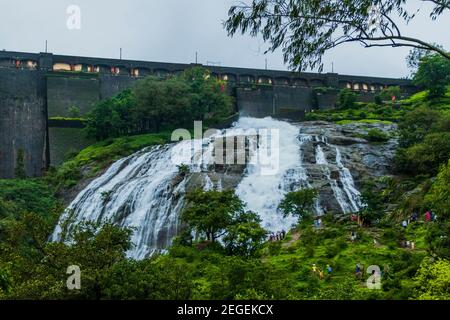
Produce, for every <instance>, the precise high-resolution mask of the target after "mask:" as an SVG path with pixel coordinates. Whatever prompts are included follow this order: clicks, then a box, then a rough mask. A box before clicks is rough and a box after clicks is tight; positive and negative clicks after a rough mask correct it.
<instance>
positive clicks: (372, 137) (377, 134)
mask: <svg viewBox="0 0 450 320" xmlns="http://www.w3.org/2000/svg"><path fill="white" fill-rule="evenodd" d="M366 139H367V140H369V141H373V142H385V141H388V140H389V135H388V134H387V133H385V132H383V131H381V130H380V129H370V130H369V132H368V133H367V135H366Z"/></svg>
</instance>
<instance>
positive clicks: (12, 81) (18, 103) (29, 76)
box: [0, 68, 47, 178]
mask: <svg viewBox="0 0 450 320" xmlns="http://www.w3.org/2000/svg"><path fill="white" fill-rule="evenodd" d="M45 93H46V90H45V78H44V76H43V75H42V73H41V72H40V71H37V70H15V69H9V68H0V178H13V177H14V170H15V168H16V160H17V153H18V151H19V150H20V149H22V150H23V151H24V160H25V170H26V173H27V175H28V176H32V177H35V176H40V175H42V173H43V170H44V169H45V168H46V164H47V148H46V143H47V115H46V96H45Z"/></svg>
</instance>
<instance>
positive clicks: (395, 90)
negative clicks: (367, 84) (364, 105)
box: [380, 86, 401, 101]
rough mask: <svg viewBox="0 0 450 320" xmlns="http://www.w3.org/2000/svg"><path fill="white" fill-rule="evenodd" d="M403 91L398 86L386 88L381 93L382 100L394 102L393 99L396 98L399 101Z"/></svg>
mask: <svg viewBox="0 0 450 320" xmlns="http://www.w3.org/2000/svg"><path fill="white" fill-rule="evenodd" d="M400 95H401V90H400V87H398V86H392V87H387V88H384V89H383V90H382V91H381V93H380V99H381V100H385V101H386V100H389V101H391V100H392V97H396V98H397V99H398V98H400Z"/></svg>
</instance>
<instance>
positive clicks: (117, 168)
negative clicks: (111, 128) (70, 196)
mask: <svg viewBox="0 0 450 320" xmlns="http://www.w3.org/2000/svg"><path fill="white" fill-rule="evenodd" d="M191 149H192V141H183V142H180V143H178V144H176V145H166V146H157V147H154V148H150V149H145V150H142V151H140V152H138V153H136V154H133V155H131V156H129V157H127V158H124V159H121V160H119V161H117V162H116V163H114V164H113V165H112V166H111V167H110V168H109V169H108V170H107V171H106V173H105V174H103V175H102V176H100V177H99V178H97V179H96V180H94V181H93V182H91V183H90V184H89V185H88V186H87V187H86V188H85V189H84V190H83V191H82V192H81V193H80V194H79V195H78V196H77V197H76V198H75V200H74V201H73V202H72V203H71V204H70V205H69V207H68V208H67V209H66V211H65V212H64V214H63V215H62V217H61V219H60V223H59V224H58V226H57V227H56V229H55V231H54V233H53V235H52V240H54V241H58V240H61V236H62V232H63V230H62V228H61V226H62V225H63V223H64V222H65V221H66V220H67V219H69V224H68V230H67V231H70V230H71V229H72V228H73V227H74V225H75V224H78V223H80V222H82V221H94V222H113V223H116V224H118V225H120V226H125V227H131V228H134V230H133V231H134V232H133V235H132V238H131V241H132V243H133V245H134V247H133V248H132V249H131V250H130V251H129V252H128V255H129V256H130V257H132V258H136V259H142V258H144V257H145V256H146V255H148V254H149V253H152V252H154V251H155V250H161V249H164V248H166V247H167V246H168V245H170V243H171V240H172V238H173V237H174V236H175V235H176V233H177V229H178V213H179V211H180V209H181V207H182V205H183V193H184V181H181V182H180V183H179V184H178V185H176V186H175V187H174V186H173V179H174V178H175V177H176V175H177V173H178V167H177V165H178V164H181V163H185V162H186V159H185V156H186V154H189V152H187V150H189V151H190V150H191ZM177 155H178V156H179V157H180V158H179V159H174V158H173V157H176V156H177ZM72 219H73V221H72Z"/></svg>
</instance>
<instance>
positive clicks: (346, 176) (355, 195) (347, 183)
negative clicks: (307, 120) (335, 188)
mask: <svg viewBox="0 0 450 320" xmlns="http://www.w3.org/2000/svg"><path fill="white" fill-rule="evenodd" d="M336 164H337V165H338V167H339V176H340V179H341V182H342V185H343V188H344V191H345V193H346V194H347V197H348V199H349V201H350V204H351V207H352V212H356V211H359V209H360V208H361V207H362V206H363V203H362V201H361V193H360V192H359V191H358V190H357V189H356V188H355V183H354V181H353V177H352V174H351V173H350V170H348V169H347V168H346V167H345V166H344V165H343V164H342V156H341V151H340V150H339V148H337V147H336Z"/></svg>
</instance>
